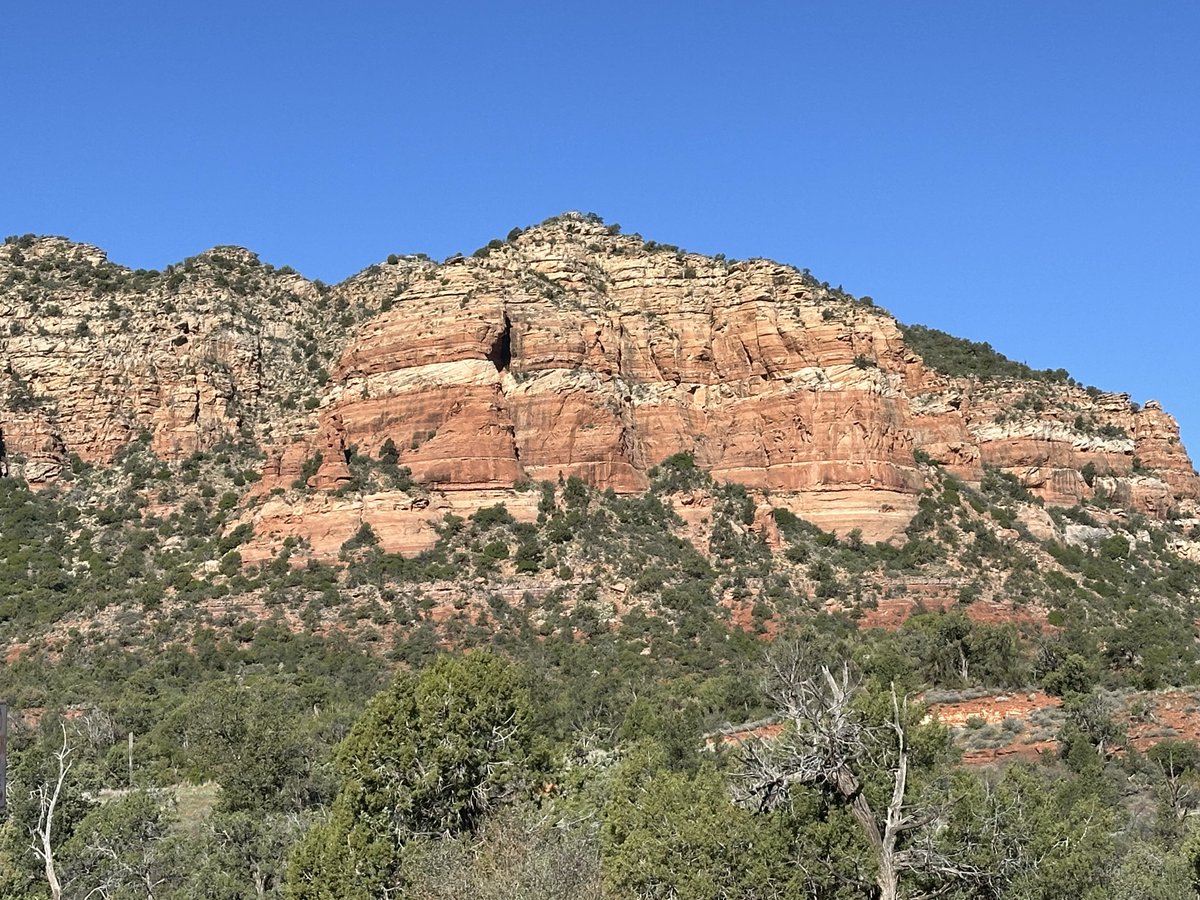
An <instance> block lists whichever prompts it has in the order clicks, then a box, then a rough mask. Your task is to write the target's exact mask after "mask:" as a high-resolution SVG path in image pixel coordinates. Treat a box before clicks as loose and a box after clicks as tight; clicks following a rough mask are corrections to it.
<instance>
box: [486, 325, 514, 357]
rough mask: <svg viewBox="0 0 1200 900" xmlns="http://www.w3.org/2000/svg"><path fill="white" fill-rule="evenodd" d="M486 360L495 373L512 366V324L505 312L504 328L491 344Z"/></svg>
mask: <svg viewBox="0 0 1200 900" xmlns="http://www.w3.org/2000/svg"><path fill="white" fill-rule="evenodd" d="M487 358H488V359H489V360H491V362H492V365H494V366H495V367H496V371H497V372H504V371H507V369H508V367H509V366H510V365H511V364H512V322H511V321H510V320H509V318H508V313H507V312H506V313H505V314H504V328H503V329H501V331H500V334H498V335H497V336H496V340H495V341H493V342H492V347H491V349H490V350H489V351H488V355H487Z"/></svg>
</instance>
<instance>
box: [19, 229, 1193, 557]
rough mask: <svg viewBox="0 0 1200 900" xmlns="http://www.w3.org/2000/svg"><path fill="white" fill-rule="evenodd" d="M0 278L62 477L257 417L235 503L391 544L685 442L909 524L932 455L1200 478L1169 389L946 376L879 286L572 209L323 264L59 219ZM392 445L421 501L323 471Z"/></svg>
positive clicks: (879, 531) (617, 485)
mask: <svg viewBox="0 0 1200 900" xmlns="http://www.w3.org/2000/svg"><path fill="white" fill-rule="evenodd" d="M0 285H2V287H0V317H2V318H3V319H4V321H6V322H8V323H9V327H8V330H7V331H4V330H3V329H0V354H2V356H3V359H4V361H5V366H6V373H7V376H8V377H7V380H5V379H0V409H2V410H3V412H0V435H2V440H3V443H2V444H0V465H6V466H9V467H12V465H13V461H19V463H18V464H19V467H20V470H21V471H20V474H22V475H23V476H24V477H26V478H27V479H29V480H30V481H31V482H46V481H49V480H53V478H55V477H56V476H57V475H58V473H59V472H60V471H61V468H62V466H63V465H64V464H65V463H66V460H67V459H68V457H69V455H70V454H78V455H79V456H80V457H81V458H82V459H83V460H90V461H97V462H105V461H107V460H110V459H112V457H113V455H114V454H115V453H116V452H117V451H118V450H119V449H120V448H121V447H122V446H124V445H125V444H127V443H128V442H129V441H131V440H133V439H135V438H137V437H139V436H143V437H148V439H149V441H150V445H151V447H152V448H153V449H154V450H155V452H156V453H157V454H158V455H159V456H161V457H163V458H165V459H167V460H179V459H182V458H184V457H186V456H188V455H189V454H191V453H194V452H195V451H197V450H207V449H211V448H213V447H216V446H218V445H220V444H221V443H222V442H225V441H240V442H249V443H251V444H253V445H254V446H256V447H257V448H258V449H260V450H261V452H262V453H263V455H264V456H265V462H264V463H263V465H262V476H263V477H262V481H261V483H260V484H259V486H258V487H256V488H255V489H254V491H252V492H251V493H252V496H255V497H259V498H269V503H268V504H267V505H266V506H264V507H263V508H261V509H260V510H259V511H258V512H256V513H255V514H254V515H253V516H252V517H251V518H250V519H248V521H253V522H254V524H255V525H256V527H257V528H258V529H259V530H260V533H262V534H264V535H266V534H271V535H275V536H276V537H281V536H296V537H304V536H305V535H304V534H303V532H305V529H307V530H308V532H310V533H309V534H308V536H309V537H310V539H311V540H312V543H313V544H314V546H315V545H316V544H321V545H322V546H323V547H324V546H325V545H328V546H330V547H332V546H333V544H334V543H337V542H338V541H339V540H344V535H346V534H349V533H353V529H354V527H357V524H361V522H362V521H367V522H368V523H370V524H372V525H373V527H376V526H377V527H376V531H377V533H378V534H379V536H380V539H381V541H382V542H383V544H384V546H386V547H394V548H397V549H403V550H409V549H419V548H420V547H422V546H425V545H427V544H428V543H430V542H431V541H432V538H431V537H430V536H431V535H432V534H433V532H432V529H431V525H430V522H432V521H433V520H434V519H435V518H436V516H437V515H440V514H444V511H445V510H455V511H462V510H470V509H472V508H478V507H479V506H483V505H488V504H490V503H494V502H496V498H497V496H506V497H508V498H509V500H508V501H506V502H510V503H513V504H515V505H517V506H519V505H520V502H519V500H518V495H517V494H516V493H515V492H514V491H513V487H514V485H517V484H519V483H521V482H527V481H530V480H534V481H537V480H552V481H557V480H558V479H560V478H568V477H571V476H577V477H580V478H582V479H584V480H585V481H587V482H588V483H590V484H592V485H594V486H595V487H597V488H600V489H608V488H611V489H612V490H614V491H617V492H635V491H640V490H643V489H644V488H645V487H646V486H647V484H648V471H649V470H650V469H651V468H652V467H653V466H655V465H657V464H659V463H660V462H662V460H664V459H665V458H667V457H669V456H671V455H673V454H676V453H680V452H687V453H690V454H692V455H693V457H694V459H695V461H696V463H697V464H698V465H699V466H701V467H703V468H705V469H707V470H708V471H710V472H711V473H712V474H713V476H714V477H715V478H717V479H719V480H728V481H737V482H740V483H742V484H745V485H746V486H747V487H749V488H752V489H754V490H755V491H757V492H759V497H760V502H761V503H764V504H769V505H773V506H784V507H787V508H789V509H791V510H792V511H793V512H795V513H796V514H798V515H800V516H803V517H804V518H807V519H809V520H811V521H814V522H816V523H817V524H819V525H821V526H822V527H824V528H827V529H832V530H837V531H838V532H840V533H842V534H846V533H847V532H849V531H851V530H853V529H856V528H857V529H860V530H861V531H862V532H863V537H864V538H865V539H867V540H877V539H889V538H892V537H895V536H896V535H898V534H899V533H900V532H901V531H902V530H903V528H904V527H905V525H906V524H907V522H908V520H909V519H910V517H911V516H912V514H913V512H914V511H915V509H916V502H917V498H918V495H919V494H920V492H921V491H922V490H923V488H924V476H923V475H922V470H921V465H922V463H921V462H920V461H919V460H924V459H925V458H928V459H929V460H930V461H932V462H935V463H938V464H941V465H943V466H945V467H946V468H947V469H948V470H949V471H950V472H952V473H953V474H955V475H957V476H958V477H959V478H961V479H963V480H965V481H967V482H978V481H979V480H980V479H981V478H982V477H983V474H984V468H985V466H989V465H991V466H997V467H1000V468H1002V469H1004V470H1006V471H1009V472H1011V473H1013V474H1015V475H1016V476H1017V477H1018V478H1019V479H1020V481H1021V482H1022V484H1024V485H1025V486H1026V487H1027V488H1028V489H1030V490H1031V491H1033V492H1034V493H1036V494H1038V495H1040V496H1041V497H1043V498H1044V499H1045V500H1046V501H1047V502H1048V503H1053V504H1062V505H1074V504H1075V503H1077V502H1079V501H1080V500H1084V499H1089V500H1090V499H1095V498H1096V495H1097V492H1098V491H1099V492H1100V493H1101V494H1102V495H1103V496H1107V497H1108V498H1110V500H1111V501H1112V502H1114V503H1118V504H1121V505H1125V506H1128V507H1131V508H1134V509H1138V510H1141V511H1143V512H1146V513H1148V514H1151V515H1155V516H1166V515H1170V514H1172V513H1174V512H1176V510H1177V507H1178V505H1179V504H1180V502H1181V501H1183V502H1184V503H1190V502H1191V501H1193V500H1195V499H1196V498H1198V497H1200V480H1198V479H1197V476H1196V474H1195V472H1194V470H1193V468H1192V464H1191V460H1190V459H1189V458H1188V456H1187V453H1186V451H1185V450H1184V448H1183V446H1182V445H1181V444H1180V442H1179V430H1178V426H1177V425H1176V423H1175V421H1174V420H1173V419H1172V418H1171V417H1170V416H1169V415H1167V414H1166V413H1165V412H1163V411H1162V409H1161V408H1160V407H1159V406H1158V404H1156V403H1148V404H1146V406H1145V407H1144V408H1142V409H1140V410H1135V409H1134V408H1133V407H1132V406H1131V404H1130V403H1129V398H1128V397H1125V396H1123V395H1117V394H1103V393H1100V392H1097V391H1094V390H1093V391H1085V390H1084V389H1082V388H1080V387H1077V386H1069V385H1066V384H1053V385H1048V384H1046V383H1042V382H1032V381H1025V380H1016V379H1010V380H1006V381H994V382H983V381H979V380H976V379H971V378H949V377H946V376H943V375H941V374H939V373H938V372H937V371H935V370H934V369H933V368H930V367H929V366H927V365H926V364H925V361H923V360H922V359H921V358H920V357H918V356H917V355H916V354H915V353H914V352H913V351H912V350H911V349H910V348H909V347H907V346H906V345H905V343H904V340H903V335H902V331H901V329H900V327H899V326H898V324H897V323H896V321H895V320H894V319H893V318H892V317H891V316H890V315H888V314H887V313H886V312H884V311H882V310H879V309H877V308H875V307H874V306H873V305H872V304H871V303H869V302H857V301H854V300H852V299H850V298H848V297H846V296H844V295H841V294H840V293H838V292H835V291H831V290H829V289H828V288H827V287H825V286H822V285H820V284H817V283H816V282H815V281H814V280H813V279H812V278H811V277H809V276H807V275H806V274H804V273H800V272H798V271H796V270H795V269H793V268H790V267H787V266H782V265H779V264H776V263H773V262H770V261H766V260H751V261H746V262H727V261H725V260H723V259H720V258H709V257H704V256H699V255H696V254H688V253H683V252H680V251H676V250H674V249H673V248H664V247H662V246H659V245H653V244H649V243H646V242H644V241H643V240H642V239H641V238H640V237H637V236H621V235H618V234H614V233H611V232H610V230H609V229H607V228H605V227H604V226H603V225H602V224H600V223H599V222H597V221H595V220H593V219H590V218H588V217H583V216H578V215H567V216H562V217H559V218H557V219H554V220H550V221H548V222H546V223H543V224H542V225H540V226H538V227H536V228H532V229H529V230H528V231H526V232H523V233H521V234H519V235H516V236H513V237H512V239H510V240H509V241H507V242H503V243H501V244H499V245H498V246H496V247H494V248H493V249H492V250H491V251H490V252H488V253H486V254H482V255H481V256H480V258H461V257H459V258H455V259H452V260H449V261H447V262H446V263H444V264H441V265H438V264H434V263H432V262H430V261H428V260H423V259H417V258H412V257H405V258H394V257H393V258H390V259H389V262H388V263H386V264H384V263H381V264H379V265H376V266H371V267H369V268H368V269H366V270H364V271H363V272H361V273H359V274H358V275H356V276H354V277H353V278H351V279H348V280H347V281H345V282H343V283H342V284H340V285H338V286H336V287H334V288H332V289H328V288H325V287H324V286H322V285H319V284H318V283H313V282H308V281H306V280H305V279H303V278H301V277H300V276H298V275H295V274H294V273H291V272H288V271H286V270H273V269H271V267H269V266H264V265H262V264H261V263H259V261H258V260H257V258H256V257H254V256H253V254H250V253H248V252H247V251H244V250H239V249H237V248H218V249H216V250H213V251H209V252H208V253H206V254H201V255H200V256H198V257H195V258H193V259H192V260H188V261H186V262H185V263H182V264H180V265H179V266H177V267H171V268H169V269H168V271H166V272H163V273H133V272H130V271H129V270H126V269H122V268H120V267H118V266H113V265H112V264H110V263H108V261H107V260H106V259H105V258H104V255H103V254H102V253H101V252H100V251H98V250H96V249H95V248H91V247H86V246H83V245H77V244H71V243H69V242H66V241H62V240H60V239H50V238H46V239H38V240H36V241H33V242H25V243H24V244H23V245H22V246H21V247H17V246H5V247H2V248H0ZM385 445H389V446H394V447H395V451H396V456H397V459H396V462H397V463H398V464H399V465H400V466H404V467H407V468H408V469H409V470H410V471H411V476H412V479H413V480H414V481H415V482H417V483H418V484H419V485H420V486H421V489H422V491H423V492H424V493H423V496H424V497H425V499H424V500H422V503H426V504H427V505H417V504H415V503H414V502H413V501H412V499H411V498H409V499H405V498H404V497H403V496H395V497H392V496H386V497H385V496H382V495H375V496H367V497H362V496H354V497H349V496H342V497H333V498H328V499H327V500H322V499H321V497H320V493H321V492H335V491H341V492H343V493H344V489H346V488H348V487H351V486H352V484H351V479H352V473H351V469H350V466H349V465H348V463H349V461H350V458H351V456H352V451H354V450H357V452H359V453H361V454H367V455H370V456H373V457H378V456H379V454H380V452H381V450H382V449H383V448H384V446H385ZM317 454H320V465H319V466H317V465H315V463H316V460H317ZM304 481H306V483H307V487H308V488H309V489H310V490H315V491H317V492H319V493H318V496H317V497H315V498H314V497H313V496H311V495H307V494H306V493H305V492H303V491H302V492H300V493H297V491H296V489H295V487H294V486H295V485H296V484H297V483H300V482H304ZM497 492H501V493H500V494H497ZM256 502H260V501H256ZM261 502H266V500H264V501H261ZM289 510H290V511H289Z"/></svg>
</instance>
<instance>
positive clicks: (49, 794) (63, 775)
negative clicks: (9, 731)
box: [29, 725, 74, 900]
mask: <svg viewBox="0 0 1200 900" xmlns="http://www.w3.org/2000/svg"><path fill="white" fill-rule="evenodd" d="M62 736H63V738H62V747H61V748H60V749H59V750H58V751H57V752H56V753H55V754H54V758H55V760H56V761H57V762H58V777H57V779H56V780H55V782H54V786H53V787H51V786H50V784H49V783H47V782H43V783H42V784H40V785H38V786H37V788H35V789H34V790H33V791H31V792H30V795H29V799H30V800H36V801H37V803H38V821H37V825H35V826H34V827H33V829H32V832H31V834H32V837H33V841H32V843H31V844H30V849H31V850H33V853H34V855H35V856H36V857H37V858H38V859H40V860H41V861H42V863H43V865H44V866H45V867H46V881H47V883H48V884H49V885H50V896H51V898H52V900H62V884H61V882H60V881H59V879H58V872H57V870H56V869H55V866H54V813H55V810H56V809H57V808H58V799H59V797H60V796H61V795H62V788H63V782H65V781H66V780H67V773H68V772H70V771H71V766H72V765H73V763H72V762H71V759H70V757H71V754H72V753H73V752H74V748H73V747H71V746H70V745H69V744H68V743H67V726H66V725H63V726H62Z"/></svg>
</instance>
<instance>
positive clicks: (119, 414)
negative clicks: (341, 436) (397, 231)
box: [0, 238, 398, 485]
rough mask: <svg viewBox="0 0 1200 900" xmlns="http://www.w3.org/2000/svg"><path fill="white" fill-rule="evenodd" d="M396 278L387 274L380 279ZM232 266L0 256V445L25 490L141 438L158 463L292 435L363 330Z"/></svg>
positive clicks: (205, 258)
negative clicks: (74, 461) (324, 375)
mask: <svg viewBox="0 0 1200 900" xmlns="http://www.w3.org/2000/svg"><path fill="white" fill-rule="evenodd" d="M389 268H398V267H389ZM367 311H368V308H367V306H366V304H365V303H363V304H358V305H357V306H356V307H352V306H351V304H350V302H349V301H348V300H341V301H338V300H336V299H335V298H331V297H330V296H328V292H327V291H325V290H322V289H321V288H320V287H319V286H318V285H315V284H313V283H311V282H309V281H307V280H306V279H304V278H302V277H300V276H298V275H295V274H293V273H289V272H285V271H278V270H274V269H273V268H271V267H270V266H264V265H263V264H261V263H260V262H259V260H258V259H257V257H255V256H254V255H253V254H252V253H249V252H248V251H246V250H242V249H239V248H233V247H226V248H215V249H213V250H210V251H208V252H206V253H203V254H200V255H199V256H197V257H193V258H192V259H190V260H187V261H185V262H183V263H181V264H179V265H178V266H173V267H170V268H169V269H168V270H167V271H166V272H163V273H158V272H141V271H139V272H132V271H130V270H128V269H125V268H122V267H120V266H116V265H113V264H111V263H109V262H108V260H107V259H106V258H105V256H104V254H103V252H102V251H100V250H98V249H96V248H94V247H89V246H86V245H82V244H73V243H71V242H69V241H66V240H63V239H60V238H40V239H36V240H30V239H23V240H21V241H18V242H16V243H10V244H7V245H5V246H4V247H0V322H3V323H4V325H3V326H0V359H2V360H3V366H4V373H3V375H4V377H3V378H0V410H2V412H0V439H2V440H3V449H4V454H3V455H4V457H5V460H6V465H8V466H9V467H11V465H12V461H13V460H20V461H21V463H20V467H21V469H22V472H21V474H23V475H24V477H25V478H27V479H28V480H29V481H30V482H31V483H32V484H34V485H37V484H41V483H45V482H46V481H48V480H52V479H53V478H55V477H56V476H57V475H58V474H60V472H61V470H62V467H63V465H64V464H65V463H66V460H67V458H68V456H69V455H70V454H76V455H78V457H79V458H80V459H81V460H83V461H85V462H100V463H104V462H108V461H109V460H111V459H112V458H113V455H114V454H115V453H116V452H117V451H118V450H120V448H122V447H124V446H125V445H127V444H128V443H130V442H131V441H132V440H135V439H137V438H139V437H143V436H148V437H149V440H150V444H151V447H152V448H153V449H154V451H155V452H156V453H157V454H158V455H159V456H160V457H162V458H164V459H166V460H179V459H182V458H184V457H187V456H189V455H191V454H193V453H195V452H196V451H202V450H208V449H211V448H213V447H215V446H217V445H219V444H222V443H238V442H241V443H246V444H254V443H261V444H266V443H271V442H273V441H275V440H278V439H279V438H280V437H281V436H282V435H286V434H289V433H291V432H293V431H297V430H298V431H300V432H302V433H303V432H307V431H311V427H310V426H309V425H307V423H306V422H305V420H306V419H308V418H311V417H310V416H308V415H306V414H304V410H303V409H302V404H303V400H304V399H306V398H307V397H310V396H315V394H316V391H317V390H318V388H319V381H320V374H321V369H322V360H323V359H328V358H330V357H332V355H333V354H334V353H335V352H336V350H338V349H340V344H341V342H342V341H344V338H345V335H346V333H347V331H348V329H349V327H350V326H351V325H352V324H354V323H355V322H356V321H358V320H360V319H361V318H363V316H364V315H366V314H367Z"/></svg>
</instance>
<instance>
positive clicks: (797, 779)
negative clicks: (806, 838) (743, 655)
mask: <svg viewBox="0 0 1200 900" xmlns="http://www.w3.org/2000/svg"><path fill="white" fill-rule="evenodd" d="M768 665H769V669H770V674H769V681H768V694H769V695H770V697H771V699H772V700H773V701H774V703H775V705H776V709H777V711H778V714H779V715H780V717H781V718H783V719H784V720H785V721H786V722H787V723H788V724H789V725H790V727H788V728H786V729H785V730H784V732H783V733H782V734H781V735H780V737H779V738H778V739H777V740H774V741H772V742H757V741H756V742H750V743H748V744H747V745H746V747H745V750H744V761H745V771H744V776H743V784H744V785H745V790H744V793H743V795H742V796H741V797H740V800H741V801H742V802H743V803H745V804H746V805H749V806H751V807H753V808H756V809H758V810H760V811H766V810H770V809H775V808H778V807H780V806H782V805H785V804H786V803H787V802H788V800H789V788H790V786H791V785H793V784H806V785H812V786H814V787H818V788H821V789H823V790H826V791H828V792H829V793H831V794H832V795H833V796H835V797H837V798H838V799H840V800H841V802H843V803H845V804H846V805H847V806H848V808H849V810H850V812H851V814H852V815H853V817H854V819H855V821H856V822H857V823H858V825H859V827H860V829H861V830H862V833H863V836H864V837H865V838H866V840H867V843H868V845H869V846H870V848H871V851H872V854H873V855H874V857H875V860H876V862H877V865H878V875H877V878H876V883H877V886H878V891H879V894H878V896H879V897H880V898H881V900H896V898H897V897H898V896H899V890H900V879H901V876H902V875H903V874H905V873H918V872H919V873H922V874H924V875H927V876H934V877H935V878H943V879H959V881H960V883H961V880H964V879H974V878H977V877H979V876H980V874H981V873H979V872H977V871H975V870H974V869H973V868H972V867H970V866H967V865H962V864H958V863H956V862H955V861H954V860H951V859H949V858H948V857H946V856H944V855H943V854H941V853H938V852H937V851H936V850H935V849H934V847H933V843H932V841H923V842H917V841H912V842H908V844H911V845H907V844H906V845H905V846H902V842H903V839H904V838H905V837H906V836H909V835H911V834H912V833H913V832H916V831H918V830H919V829H922V828H925V827H926V826H930V825H933V824H935V822H936V820H937V818H938V817H937V816H936V815H934V814H932V813H931V812H930V811H927V810H921V809H919V808H917V807H916V806H915V804H913V803H911V802H910V801H909V799H908V798H907V797H906V792H907V790H908V766H909V756H910V748H909V743H908V734H907V727H908V726H907V721H908V715H907V713H908V702H907V699H901V698H900V697H899V696H898V695H897V693H896V689H895V686H892V688H891V716H890V718H889V720H888V721H887V722H886V723H885V724H884V725H883V726H872V725H869V724H868V723H867V722H865V721H864V718H863V716H862V715H861V714H860V712H859V711H858V709H857V708H856V707H855V703H854V701H855V699H856V698H857V697H858V696H859V694H860V692H861V690H862V686H861V683H860V681H859V680H858V679H857V678H855V677H853V676H852V674H851V671H850V667H849V665H848V664H846V663H843V664H841V665H840V666H838V667H834V668H831V667H829V666H827V665H815V664H813V663H812V662H811V661H810V660H809V659H808V658H807V656H806V654H805V653H804V652H803V651H802V650H801V649H800V648H798V647H790V648H784V649H782V650H779V651H777V652H776V653H775V654H773V656H772V657H771V659H770V660H769V662H768ZM885 743H886V744H890V751H889V752H888V753H887V754H886V766H885V767H884V768H885V770H886V771H887V772H888V773H889V774H890V778H891V788H892V789H891V794H890V797H889V798H888V801H887V806H886V808H885V809H882V810H876V809H875V808H874V807H873V806H872V804H871V801H870V800H869V799H868V797H867V794H866V792H865V791H864V790H863V784H862V781H861V780H860V775H859V772H860V771H861V770H862V768H863V767H864V764H866V763H867V762H869V761H871V760H878V759H879V758H881V757H882V756H884V754H881V753H880V752H879V750H880V747H881V746H882V745H883V744H885ZM943 890H944V889H935V890H934V891H931V892H927V893H926V894H924V895H923V896H925V897H934V896H937V895H938V894H939V893H942V892H943Z"/></svg>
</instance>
